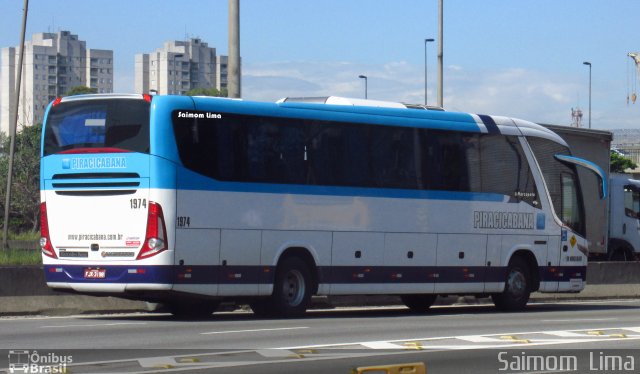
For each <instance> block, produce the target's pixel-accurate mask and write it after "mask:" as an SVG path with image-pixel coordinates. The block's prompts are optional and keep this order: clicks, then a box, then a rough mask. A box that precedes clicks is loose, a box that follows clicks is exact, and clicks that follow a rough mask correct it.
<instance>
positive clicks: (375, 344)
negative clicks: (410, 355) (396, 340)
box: [362, 341, 407, 349]
mask: <svg viewBox="0 0 640 374" xmlns="http://www.w3.org/2000/svg"><path fill="white" fill-rule="evenodd" d="M362 345H363V346H365V347H367V348H371V349H407V347H406V346H402V345H398V344H393V343H389V342H382V341H380V342H364V343H362Z"/></svg>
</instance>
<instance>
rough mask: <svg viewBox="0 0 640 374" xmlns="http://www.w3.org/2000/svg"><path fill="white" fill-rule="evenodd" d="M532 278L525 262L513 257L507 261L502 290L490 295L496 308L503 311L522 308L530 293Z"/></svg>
mask: <svg viewBox="0 0 640 374" xmlns="http://www.w3.org/2000/svg"><path fill="white" fill-rule="evenodd" d="M531 285H532V279H531V274H530V270H529V266H528V265H527V262H526V261H525V260H524V259H523V258H521V257H515V258H513V259H511V261H510V262H509V267H508V268H507V278H506V279H505V284H504V291H502V293H499V294H493V295H491V299H492V300H493V303H494V304H495V306H496V308H498V309H499V310H503V311H517V310H522V309H524V308H525V306H526V305H527V302H528V301H529V296H530V295H531Z"/></svg>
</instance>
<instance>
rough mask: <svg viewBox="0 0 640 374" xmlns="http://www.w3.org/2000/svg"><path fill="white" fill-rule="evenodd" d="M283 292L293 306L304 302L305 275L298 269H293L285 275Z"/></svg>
mask: <svg viewBox="0 0 640 374" xmlns="http://www.w3.org/2000/svg"><path fill="white" fill-rule="evenodd" d="M282 286H283V288H282V291H283V292H282V293H283V295H284V297H285V299H286V301H287V303H288V304H289V305H291V306H297V305H299V304H300V303H301V302H302V299H303V298H304V294H305V284H304V277H303V276H302V274H301V273H300V272H299V271H297V270H291V271H290V272H288V273H287V274H286V276H285V280H284V283H283V285H282Z"/></svg>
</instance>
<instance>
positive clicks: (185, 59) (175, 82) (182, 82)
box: [135, 39, 227, 95]
mask: <svg viewBox="0 0 640 374" xmlns="http://www.w3.org/2000/svg"><path fill="white" fill-rule="evenodd" d="M194 88H217V89H218V90H221V89H223V88H225V89H226V88H227V56H217V55H216V49H215V48H211V47H209V46H208V45H207V43H203V42H202V41H201V40H200V39H191V40H189V41H168V42H165V43H164V47H163V48H159V49H157V50H155V52H152V53H149V54H147V53H144V54H137V55H136V73H135V90H136V92H137V93H148V92H153V91H155V92H156V93H158V94H172V95H183V94H184V93H185V92H187V91H189V90H191V89H194Z"/></svg>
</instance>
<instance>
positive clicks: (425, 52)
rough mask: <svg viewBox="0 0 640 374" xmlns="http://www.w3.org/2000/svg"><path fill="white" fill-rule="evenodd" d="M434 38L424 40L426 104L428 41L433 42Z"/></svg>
mask: <svg viewBox="0 0 640 374" xmlns="http://www.w3.org/2000/svg"><path fill="white" fill-rule="evenodd" d="M433 41H434V39H431V38H429V39H425V40H424V105H425V106H426V105H427V104H428V103H427V43H429V42H433Z"/></svg>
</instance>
